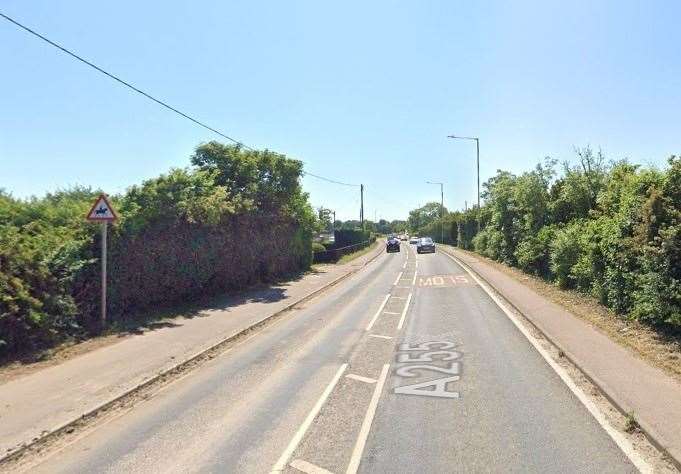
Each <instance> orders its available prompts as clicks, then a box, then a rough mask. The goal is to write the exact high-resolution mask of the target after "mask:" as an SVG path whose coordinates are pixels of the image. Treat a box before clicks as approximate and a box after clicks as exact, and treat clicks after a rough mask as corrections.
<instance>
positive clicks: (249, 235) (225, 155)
mask: <svg viewBox="0 0 681 474" xmlns="http://www.w3.org/2000/svg"><path fill="white" fill-rule="evenodd" d="M192 162H193V164H194V167H193V168H190V169H179V170H178V169H176V170H171V171H170V172H169V173H168V174H165V175H162V176H160V177H158V178H155V179H151V180H148V181H145V182H144V183H142V184H141V185H139V186H133V187H131V188H130V189H129V190H128V191H127V193H125V194H124V195H122V196H114V197H113V201H114V207H116V208H117V209H118V211H119V215H120V217H121V219H120V221H119V222H117V223H116V224H115V225H113V226H110V234H109V235H110V237H109V239H110V243H109V304H110V305H109V308H108V309H109V317H110V318H111V319H112V320H113V321H116V320H119V319H121V318H127V317H131V315H133V314H134V312H135V311H138V310H145V309H148V308H152V307H153V308H156V307H159V306H170V305H173V304H175V303H177V302H179V301H186V300H187V299H191V298H195V297H197V296H201V295H206V294H211V293H215V292H221V291H226V290H232V289H236V288H243V287H246V286H248V285H251V284H253V283H257V282H266V281H272V280H274V279H277V278H279V277H281V276H283V275H286V274H290V273H293V272H297V271H299V270H302V269H305V268H308V267H309V265H310V263H311V261H312V229H313V225H314V219H315V216H314V213H313V211H312V208H311V207H310V205H309V203H308V200H307V195H306V194H305V193H304V192H303V191H302V188H301V186H300V181H299V178H300V176H301V173H302V164H301V163H300V162H298V161H295V160H290V159H287V158H286V157H284V156H282V155H279V154H276V153H272V152H269V151H244V150H241V149H240V148H238V147H233V146H225V145H222V144H219V143H216V142H211V143H208V144H204V145H201V146H199V147H198V148H197V150H196V153H195V154H194V156H193V157H192ZM96 195H97V193H96V192H94V191H93V190H90V189H87V188H75V189H73V190H70V191H60V192H58V193H55V194H49V195H47V196H45V197H44V198H42V199H31V200H16V199H13V198H12V197H11V196H8V195H6V194H4V193H2V192H0V356H8V355H11V354H17V353H21V352H27V351H32V350H35V349H37V348H40V347H44V346H46V345H49V344H52V343H54V342H57V341H59V340H61V339H63V338H64V337H66V336H69V335H85V334H87V332H88V331H91V330H95V329H97V322H98V313H99V304H98V303H99V298H98V295H99V292H100V287H99V284H100V283H99V278H98V276H99V268H100V267H99V258H98V257H99V252H98V249H99V238H100V237H99V232H98V226H96V225H92V224H88V223H86V222H85V220H84V215H85V213H86V212H87V209H88V207H89V205H90V204H91V203H92V201H93V199H94V197H95V196H96Z"/></svg>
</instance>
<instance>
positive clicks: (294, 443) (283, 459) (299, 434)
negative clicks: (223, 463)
mask: <svg viewBox="0 0 681 474" xmlns="http://www.w3.org/2000/svg"><path fill="white" fill-rule="evenodd" d="M347 368H348V364H347V363H346V364H343V365H341V366H340V368H339V369H338V371H337V372H336V375H334V376H333V379H331V382H329V385H327V386H326V389H324V393H322V395H321V397H319V400H317V403H315V405H314V406H313V407H312V410H310V413H308V415H307V418H305V421H303V424H302V425H300V427H299V428H298V431H296V434H295V435H293V438H292V439H291V441H290V442H289V444H288V446H286V449H285V450H284V452H283V453H282V454H281V456H280V457H279V460H278V461H277V462H276V464H275V465H274V466H272V471H271V472H272V473H276V472H281V471H283V470H284V468H285V467H286V463H287V462H288V460H289V459H290V458H291V455H292V454H293V452H294V451H295V450H296V448H297V447H298V444H300V441H301V440H302V439H303V436H305V432H306V431H307V430H308V428H310V425H312V422H313V421H314V419H315V417H316V416H317V414H318V413H319V411H320V410H321V409H322V406H323V405H324V402H326V399H327V398H329V395H331V392H332V391H333V388H334V387H335V386H336V384H337V383H338V381H339V380H340V378H341V376H342V375H343V372H345V369H347Z"/></svg>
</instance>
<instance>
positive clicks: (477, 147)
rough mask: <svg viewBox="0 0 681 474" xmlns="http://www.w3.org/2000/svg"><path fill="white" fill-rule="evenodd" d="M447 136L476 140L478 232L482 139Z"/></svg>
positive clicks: (448, 136)
mask: <svg viewBox="0 0 681 474" xmlns="http://www.w3.org/2000/svg"><path fill="white" fill-rule="evenodd" d="M447 138H456V139H459V140H475V151H476V161H475V163H476V168H477V174H478V232H480V139H479V138H478V137H458V136H456V135H447Z"/></svg>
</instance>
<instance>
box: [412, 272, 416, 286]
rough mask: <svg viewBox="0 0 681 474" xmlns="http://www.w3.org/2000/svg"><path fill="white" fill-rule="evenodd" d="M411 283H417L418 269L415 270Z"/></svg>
mask: <svg viewBox="0 0 681 474" xmlns="http://www.w3.org/2000/svg"><path fill="white" fill-rule="evenodd" d="M411 284H412V285H415V284H416V270H414V278H412V280H411Z"/></svg>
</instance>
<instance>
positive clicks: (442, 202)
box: [426, 181, 445, 244]
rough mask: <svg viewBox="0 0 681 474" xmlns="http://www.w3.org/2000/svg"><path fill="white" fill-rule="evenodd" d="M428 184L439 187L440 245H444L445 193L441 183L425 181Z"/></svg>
mask: <svg viewBox="0 0 681 474" xmlns="http://www.w3.org/2000/svg"><path fill="white" fill-rule="evenodd" d="M426 183H428V184H439V185H440V239H441V240H440V243H443V244H444V243H445V223H444V217H445V191H444V184H443V183H433V182H431V181H426Z"/></svg>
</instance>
